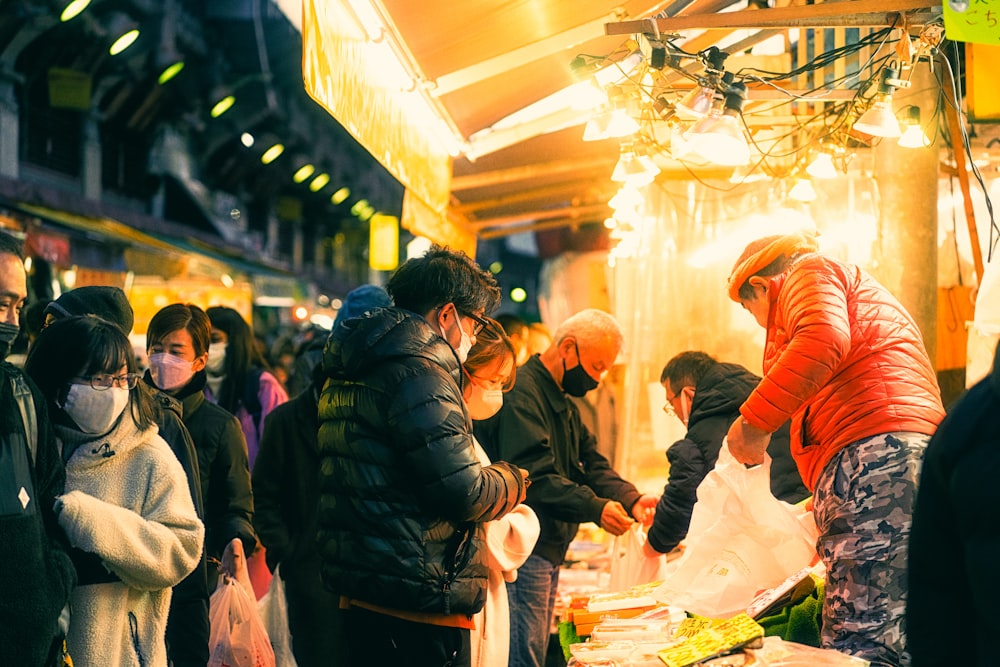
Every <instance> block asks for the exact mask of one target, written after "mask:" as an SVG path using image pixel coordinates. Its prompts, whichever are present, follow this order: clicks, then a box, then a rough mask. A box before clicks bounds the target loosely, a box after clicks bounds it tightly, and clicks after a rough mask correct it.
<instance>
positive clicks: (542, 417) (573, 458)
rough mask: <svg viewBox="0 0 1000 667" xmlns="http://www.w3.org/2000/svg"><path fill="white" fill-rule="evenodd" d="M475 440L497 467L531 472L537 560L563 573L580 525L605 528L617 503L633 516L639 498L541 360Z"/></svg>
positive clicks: (528, 367)
mask: <svg viewBox="0 0 1000 667" xmlns="http://www.w3.org/2000/svg"><path fill="white" fill-rule="evenodd" d="M476 437H477V438H479V442H480V443H481V444H482V445H483V448H484V449H485V450H486V452H487V454H489V456H490V459H492V460H494V461H497V460H503V461H510V462H511V463H513V464H515V465H517V466H519V467H521V468H525V469H527V470H528V471H529V479H531V481H532V484H531V486H530V487H529V488H528V497H527V500H525V503H526V504H527V505H529V506H530V507H531V509H533V510H535V514H537V515H538V521H539V524H540V527H541V531H540V533H539V536H538V542H536V543H535V549H534V551H533V552H532V553H533V554H534V555H536V556H541V557H542V558H545V559H546V560H548V561H549V562H550V563H553V564H554V565H560V564H562V562H563V559H564V558H565V556H566V550H567V549H568V548H569V544H570V542H572V541H573V538H574V537H576V533H577V530H578V528H579V525H580V524H581V523H583V522H586V521H592V522H594V523H596V524H598V525H600V523H601V513H602V512H603V510H604V506H605V505H606V504H607V503H608V502H609V501H612V500H617V501H618V502H620V503H621V504H622V506H623V507H624V508H625V510H626V511H631V509H632V506H633V505H634V504H635V502H636V501H637V500H638V499H639V497H640V495H641V494H640V493H639V491H638V490H636V488H635V486H633V485H632V484H631V483H630V482H627V481H625V480H624V479H622V478H621V477H620V476H619V475H618V473H617V472H615V471H614V469H613V468H612V467H611V463H610V462H609V461H608V460H607V459H606V458H605V457H604V456H603V455H602V454H601V453H600V452H598V451H597V439H596V438H595V437H594V434H592V433H591V432H590V431H589V430H587V427H586V426H584V425H583V423H582V422H581V421H580V411H579V410H578V409H577V407H576V405H575V404H574V403H573V402H572V401H571V400H570V399H569V397H568V396H567V395H566V394H564V393H563V391H562V389H560V388H559V385H557V384H556V381H555V380H554V379H553V378H552V375H551V374H549V371H548V369H546V368H545V366H544V365H543V364H542V362H541V360H540V359H539V357H538V356H534V357H532V358H531V359H529V360H528V361H527V362H526V363H525V364H524V365H523V366H521V367H520V368H518V369H517V382H516V383H515V384H514V388H513V389H512V390H511V391H510V392H508V393H507V394H504V399H503V408H501V410H500V412H499V413H497V415H496V416H495V417H493V418H492V419H488V420H485V421H481V422H476Z"/></svg>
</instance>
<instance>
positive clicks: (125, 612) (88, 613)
mask: <svg viewBox="0 0 1000 667" xmlns="http://www.w3.org/2000/svg"><path fill="white" fill-rule="evenodd" d="M25 370H26V372H27V373H28V374H29V375H30V376H31V377H32V379H33V380H35V382H36V384H38V386H39V388H40V389H41V390H42V393H43V394H44V395H45V397H46V399H47V400H48V402H49V410H50V414H51V416H52V419H53V422H54V425H55V430H56V434H57V436H58V439H59V441H60V444H61V446H62V455H63V460H64V461H65V462H66V492H65V493H64V494H63V495H62V496H60V497H59V498H58V499H57V500H56V507H57V512H58V513H59V524H60V525H61V526H62V528H63V530H64V531H65V532H66V535H67V537H68V539H69V542H70V544H71V545H72V547H73V550H72V551H71V553H70V556H71V557H72V558H73V562H74V565H75V566H76V569H77V575H78V579H79V581H78V586H77V588H76V590H75V591H74V593H73V596H72V598H71V602H70V605H71V618H70V629H69V634H68V636H67V647H68V649H69V652H70V655H71V656H72V657H73V660H74V664H75V665H76V667H132V666H138V667H166V665H167V655H166V646H165V642H164V634H165V631H166V623H167V612H168V610H169V606H170V594H171V587H172V586H174V585H175V584H177V583H178V582H179V581H180V580H181V579H183V578H184V577H185V576H187V574H188V573H189V572H191V571H192V570H193V569H194V568H195V566H196V565H197V564H198V560H199V557H200V554H201V545H202V541H203V537H204V527H203V525H202V523H201V521H200V520H199V519H198V517H197V514H196V513H195V509H194V504H193V502H192V500H191V494H190V492H189V490H188V484H187V481H186V479H185V476H184V471H183V469H182V468H181V466H180V463H179V462H178V461H177V459H176V457H175V456H174V454H173V453H172V452H171V450H170V448H169V447H168V446H167V444H166V443H165V442H164V441H163V439H162V438H160V437H159V435H157V430H156V426H155V425H154V424H153V421H152V415H153V412H152V409H153V408H152V406H150V405H148V404H147V403H146V402H145V400H146V399H145V397H144V395H143V394H142V393H140V392H137V391H135V386H136V381H137V379H138V376H137V375H136V373H135V370H136V369H135V361H134V357H133V354H132V346H131V344H130V343H129V341H128V338H126V337H125V335H124V334H123V333H122V332H121V331H120V330H119V329H118V328H117V327H115V326H114V325H112V324H110V323H108V322H105V321H104V320H101V319H99V318H96V317H93V316H88V317H77V318H69V319H65V320H60V321H58V322H55V323H53V324H52V325H50V326H49V327H47V328H46V329H45V330H43V331H42V333H41V334H40V335H39V337H38V339H37V341H36V343H35V345H34V347H33V348H32V351H31V354H30V355H29V358H28V361H27V363H26V366H25Z"/></svg>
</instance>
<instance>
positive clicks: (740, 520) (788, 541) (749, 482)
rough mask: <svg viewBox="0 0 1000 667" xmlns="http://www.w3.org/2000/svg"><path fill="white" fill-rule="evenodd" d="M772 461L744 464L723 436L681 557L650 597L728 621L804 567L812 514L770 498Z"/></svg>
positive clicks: (809, 553)
mask: <svg viewBox="0 0 1000 667" xmlns="http://www.w3.org/2000/svg"><path fill="white" fill-rule="evenodd" d="M770 466H771V461H770V458H767V457H765V461H764V463H763V464H762V465H759V466H756V467H754V468H749V469H748V468H746V466H744V465H743V464H742V463H739V462H738V461H737V460H736V459H735V458H733V455H732V454H731V453H730V452H729V446H728V444H727V443H726V442H725V441H723V444H722V449H721V451H720V452H719V460H718V462H717V463H716V465H715V468H714V469H713V470H712V471H711V472H709V473H708V475H707V476H706V477H705V479H704V480H703V481H702V483H701V485H700V486H699V487H698V502H697V503H696V504H695V506H694V511H693V512H692V515H691V527H690V528H689V530H688V535H687V539H686V540H685V542H686V544H687V548H686V550H685V552H684V555H682V556H681V557H680V559H678V560H677V561H676V567H672V568H670V571H669V572H668V574H667V576H666V577H665V578H664V580H663V581H664V583H663V585H661V586H659V587H658V588H657V589H656V590H655V591H654V592H653V597H655V598H656V599H657V600H659V601H661V602H664V603H666V604H670V605H673V606H676V607H681V608H682V609H684V610H686V611H688V612H691V613H693V614H697V615H699V616H707V617H711V618H729V617H731V616H733V615H735V614H738V613H741V612H744V611H745V610H746V608H747V606H748V605H749V604H750V603H751V602H752V601H753V599H754V597H755V596H756V595H757V593H759V592H760V591H762V590H765V589H768V588H773V587H774V586H777V585H778V584H780V583H781V582H782V581H784V580H785V579H786V578H787V577H788V576H789V575H791V574H793V573H795V572H797V571H798V570H800V569H802V568H803V567H807V566H808V565H810V563H811V562H812V560H813V559H814V557H815V555H816V548H815V544H816V537H817V531H816V525H815V522H813V521H812V514H811V513H807V512H806V511H805V510H803V509H802V508H800V507H797V506H794V505H790V504H788V503H785V502H782V501H780V500H778V499H777V498H775V497H774V496H773V495H771V489H770Z"/></svg>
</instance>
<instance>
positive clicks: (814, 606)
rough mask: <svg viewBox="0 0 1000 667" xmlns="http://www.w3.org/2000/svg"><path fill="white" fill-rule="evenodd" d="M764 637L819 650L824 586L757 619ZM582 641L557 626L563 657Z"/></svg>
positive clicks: (570, 630)
mask: <svg viewBox="0 0 1000 667" xmlns="http://www.w3.org/2000/svg"><path fill="white" fill-rule="evenodd" d="M757 622H758V623H760V625H761V626H762V627H763V628H764V635H765V636H767V637H781V638H782V639H783V640H785V641H789V642H797V643H799V644H805V645H806V646H815V647H817V648H818V647H819V630H820V627H821V625H822V623H823V583H822V582H819V583H817V584H816V590H814V591H813V592H812V594H811V595H809V596H807V597H806V598H804V599H803V600H802V601H801V602H799V603H797V604H794V605H792V606H790V607H785V608H784V609H782V610H781V613H779V614H774V615H772V616H764V617H763V618H758V619H757ZM582 641H584V639H583V638H582V637H580V635H578V634H576V626H575V625H573V624H572V623H570V622H569V621H563V622H562V623H560V624H559V644H560V646H562V652H563V655H564V656H565V657H566V660H567V661H568V660H569V659H570V657H571V656H570V653H569V647H570V644H576V643H578V642H582Z"/></svg>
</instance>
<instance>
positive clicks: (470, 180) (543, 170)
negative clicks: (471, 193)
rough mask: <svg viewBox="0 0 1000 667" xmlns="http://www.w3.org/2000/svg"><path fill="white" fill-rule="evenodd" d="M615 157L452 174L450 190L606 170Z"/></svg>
mask: <svg viewBox="0 0 1000 667" xmlns="http://www.w3.org/2000/svg"><path fill="white" fill-rule="evenodd" d="M617 159H618V158H617V156H615V157H614V158H613V160H612V159H611V158H592V159H590V160H586V161H577V160H561V161H556V162H543V163H539V164H531V165H526V166H524V167H512V168H510V169H498V170H496V171H484V172H482V173H478V174H466V175H465V176H452V179H451V191H452V192H457V191H460V190H472V189H473V188H486V187H489V186H491V185H504V184H507V183H517V182H518V181H530V180H533V179H536V178H543V177H546V176H556V175H559V174H567V173H569V174H574V175H576V176H578V175H579V174H582V173H586V172H592V171H607V170H608V164H609V162H610V163H611V166H612V168H614V160H617ZM609 175H610V174H609Z"/></svg>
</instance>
